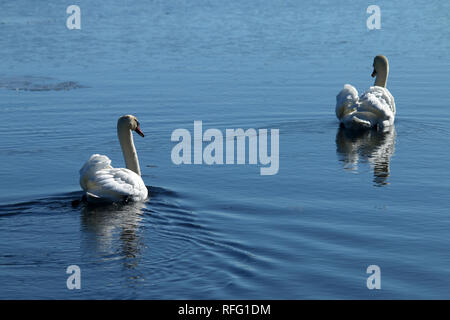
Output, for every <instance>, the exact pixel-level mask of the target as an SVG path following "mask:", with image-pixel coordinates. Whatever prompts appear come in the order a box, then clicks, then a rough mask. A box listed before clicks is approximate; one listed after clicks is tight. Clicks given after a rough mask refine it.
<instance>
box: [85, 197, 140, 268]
mask: <svg viewBox="0 0 450 320" xmlns="http://www.w3.org/2000/svg"><path fill="white" fill-rule="evenodd" d="M144 208H145V203H142V202H135V203H129V204H109V205H95V206H94V205H90V204H85V206H84V207H83V209H82V215H81V220H82V221H81V222H82V227H83V229H84V231H85V232H84V235H85V236H86V237H85V244H87V245H88V246H89V247H90V249H91V250H90V252H96V253H97V255H99V256H100V257H102V259H103V260H107V259H123V261H124V266H125V267H126V268H128V269H129V268H135V267H136V266H137V263H138V261H139V257H140V254H141V249H142V247H143V243H142V241H141V239H140V233H141V232H142V231H141V230H140V229H142V228H140V227H141V221H142V218H143V217H142V215H143V210H144ZM92 249H94V250H92Z"/></svg>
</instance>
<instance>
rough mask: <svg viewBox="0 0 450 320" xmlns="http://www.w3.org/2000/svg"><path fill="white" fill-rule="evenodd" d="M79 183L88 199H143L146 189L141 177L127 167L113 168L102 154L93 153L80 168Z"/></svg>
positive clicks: (145, 196) (102, 200)
mask: <svg viewBox="0 0 450 320" xmlns="http://www.w3.org/2000/svg"><path fill="white" fill-rule="evenodd" d="M80 185H81V188H83V190H84V191H85V192H86V196H87V199H88V201H91V202H93V201H95V202H98V201H101V202H104V201H108V202H109V201H111V202H115V201H123V200H125V199H130V200H133V201H144V200H145V199H147V196H148V191H147V187H146V186H145V183H144V181H143V180H142V178H141V177H140V176H139V175H137V174H136V173H135V172H133V171H131V170H129V169H127V168H113V167H112V166H111V160H110V159H109V158H108V157H107V156H104V155H100V154H93V155H92V156H91V157H90V158H89V160H88V161H87V162H86V163H85V164H84V166H83V167H82V168H81V170H80Z"/></svg>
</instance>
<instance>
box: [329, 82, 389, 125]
mask: <svg viewBox="0 0 450 320" xmlns="http://www.w3.org/2000/svg"><path fill="white" fill-rule="evenodd" d="M336 116H337V118H338V119H339V121H340V122H341V123H342V124H343V125H344V127H346V128H350V129H359V128H374V127H375V128H376V127H378V128H380V129H384V128H387V127H389V126H392V125H393V124H394V120H395V101H394V97H393V96H392V94H391V93H390V92H389V90H388V89H386V88H383V87H379V86H373V87H370V88H369V90H368V91H366V92H365V93H363V94H362V95H361V96H360V97H358V91H356V89H355V87H353V86H352V85H350V84H346V85H344V88H343V89H342V90H341V92H339V94H338V95H337V97H336Z"/></svg>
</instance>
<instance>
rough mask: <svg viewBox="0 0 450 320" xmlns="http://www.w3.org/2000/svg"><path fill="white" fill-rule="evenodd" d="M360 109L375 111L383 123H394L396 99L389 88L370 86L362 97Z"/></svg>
mask: <svg viewBox="0 0 450 320" xmlns="http://www.w3.org/2000/svg"><path fill="white" fill-rule="evenodd" d="M358 110H359V111H368V112H372V113H374V114H375V115H376V116H377V117H378V118H379V119H380V122H381V123H382V124H384V123H388V124H393V123H394V118H395V101H394V97H393V96H392V94H391V93H390V92H389V90H388V89H386V88H383V87H378V86H373V87H370V89H369V90H368V91H366V92H365V93H364V94H363V95H362V96H361V97H360V106H359V107H358Z"/></svg>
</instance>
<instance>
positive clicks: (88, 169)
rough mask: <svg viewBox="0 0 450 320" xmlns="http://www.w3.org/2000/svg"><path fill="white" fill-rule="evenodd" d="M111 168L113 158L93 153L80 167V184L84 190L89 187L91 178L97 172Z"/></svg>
mask: <svg viewBox="0 0 450 320" xmlns="http://www.w3.org/2000/svg"><path fill="white" fill-rule="evenodd" d="M111 168H112V167H111V160H110V159H109V158H108V157H107V156H104V155H100V154H93V155H92V156H91V157H90V158H89V160H88V161H86V163H85V164H84V165H83V167H82V168H81V169H80V185H81V187H82V188H83V190H86V189H87V183H88V181H89V178H90V177H93V176H95V172H97V171H99V170H102V169H111Z"/></svg>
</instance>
